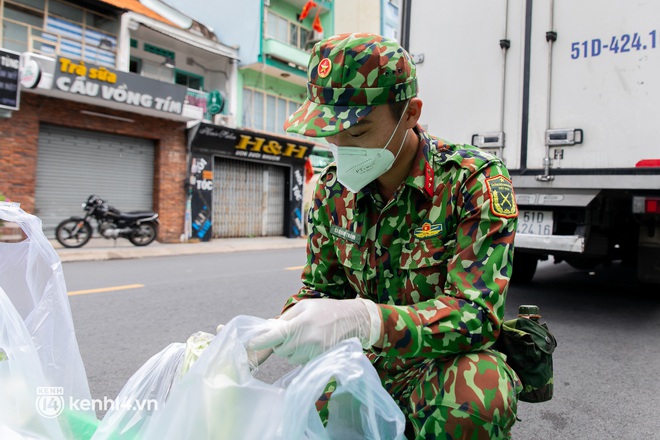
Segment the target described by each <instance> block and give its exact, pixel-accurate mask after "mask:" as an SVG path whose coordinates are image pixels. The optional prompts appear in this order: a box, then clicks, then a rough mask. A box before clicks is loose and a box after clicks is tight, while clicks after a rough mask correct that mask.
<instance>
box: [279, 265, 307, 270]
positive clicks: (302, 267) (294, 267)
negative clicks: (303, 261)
mask: <svg viewBox="0 0 660 440" xmlns="http://www.w3.org/2000/svg"><path fill="white" fill-rule="evenodd" d="M304 268H305V266H292V267H285V268H284V270H303V269H304Z"/></svg>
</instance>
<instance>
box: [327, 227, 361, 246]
mask: <svg viewBox="0 0 660 440" xmlns="http://www.w3.org/2000/svg"><path fill="white" fill-rule="evenodd" d="M330 234H332V235H334V236H335V237H339V238H343V239H344V240H346V241H350V242H351V243H355V244H360V242H361V241H362V236H361V235H360V234H358V233H357V232H353V231H349V230H348V229H344V228H340V227H339V226H337V225H332V226H330Z"/></svg>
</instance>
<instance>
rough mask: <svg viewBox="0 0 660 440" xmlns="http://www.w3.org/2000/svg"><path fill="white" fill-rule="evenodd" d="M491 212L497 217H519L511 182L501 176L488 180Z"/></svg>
mask: <svg viewBox="0 0 660 440" xmlns="http://www.w3.org/2000/svg"><path fill="white" fill-rule="evenodd" d="M486 185H487V186H488V196H489V197H490V212H492V213H493V215H496V216H497V217H503V218H514V217H517V216H518V206H517V205H516V198H515V196H514V194H513V186H512V185H511V181H510V180H509V179H507V178H506V177H504V176H503V175H501V174H498V175H497V176H494V177H490V178H488V179H486Z"/></svg>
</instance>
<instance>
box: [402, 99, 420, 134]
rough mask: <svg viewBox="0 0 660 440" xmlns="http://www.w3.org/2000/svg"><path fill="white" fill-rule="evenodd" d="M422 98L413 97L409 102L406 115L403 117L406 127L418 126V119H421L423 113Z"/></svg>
mask: <svg viewBox="0 0 660 440" xmlns="http://www.w3.org/2000/svg"><path fill="white" fill-rule="evenodd" d="M422 106H423V103H422V100H421V99H419V98H411V99H410V102H409V103H408V108H407V109H406V115H405V116H404V118H403V122H404V123H405V127H406V128H413V127H415V126H417V121H419V118H420V116H421V115H422Z"/></svg>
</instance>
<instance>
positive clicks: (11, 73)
mask: <svg viewBox="0 0 660 440" xmlns="http://www.w3.org/2000/svg"><path fill="white" fill-rule="evenodd" d="M20 68H21V55H20V54H19V53H17V52H13V51H11V50H7V49H0V109H5V110H18V103H19V100H20V89H19V82H20V79H19V71H20Z"/></svg>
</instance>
